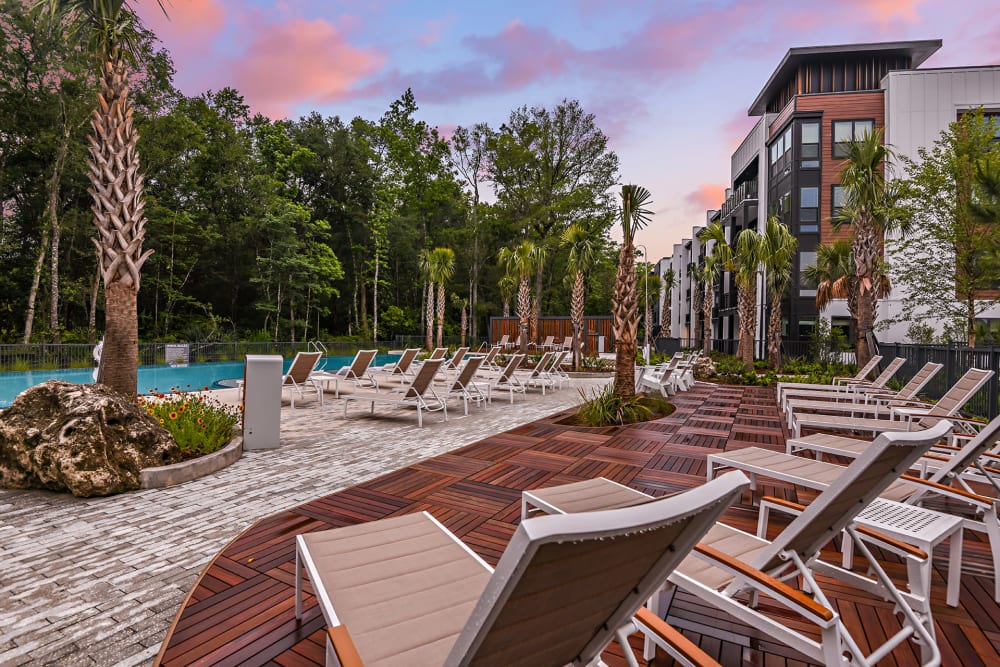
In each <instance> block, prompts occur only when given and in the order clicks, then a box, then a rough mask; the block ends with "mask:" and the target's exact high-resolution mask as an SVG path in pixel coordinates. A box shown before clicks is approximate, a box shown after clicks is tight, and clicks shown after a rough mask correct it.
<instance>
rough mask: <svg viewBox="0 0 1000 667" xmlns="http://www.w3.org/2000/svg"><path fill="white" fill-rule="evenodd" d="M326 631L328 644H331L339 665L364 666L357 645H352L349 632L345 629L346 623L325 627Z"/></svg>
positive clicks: (345, 666)
mask: <svg viewBox="0 0 1000 667" xmlns="http://www.w3.org/2000/svg"><path fill="white" fill-rule="evenodd" d="M326 633H327V637H328V638H329V639H330V645H331V646H333V652H334V653H335V654H337V660H339V661H340V665H341V667H364V665H365V663H364V662H363V661H362V660H361V655H360V654H359V653H358V647H356V646H355V645H354V640H353V639H351V634H350V633H349V632H348V631H347V626H346V625H337V626H334V627H332V628H327V630H326Z"/></svg>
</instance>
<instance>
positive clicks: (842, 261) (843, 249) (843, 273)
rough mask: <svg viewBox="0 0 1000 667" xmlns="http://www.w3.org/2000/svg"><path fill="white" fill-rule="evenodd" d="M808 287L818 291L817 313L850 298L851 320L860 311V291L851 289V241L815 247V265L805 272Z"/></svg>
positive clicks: (803, 275) (852, 275) (852, 277)
mask: <svg viewBox="0 0 1000 667" xmlns="http://www.w3.org/2000/svg"><path fill="white" fill-rule="evenodd" d="M802 277H803V280H804V281H805V282H806V284H808V285H811V286H813V287H815V288H816V310H818V311H820V312H822V311H824V310H826V307H827V306H828V305H830V302H831V301H832V300H833V299H847V309H848V311H849V312H850V313H851V318H852V319H854V318H855V313H856V312H857V290H852V289H851V286H850V283H851V281H852V280H854V271H853V258H852V257H851V242H850V241H845V240H843V239H840V240H839V241H834V242H833V243H829V244H826V243H824V244H823V245H820V246H819V247H817V248H816V263H815V264H811V265H809V266H807V267H805V268H803V269H802Z"/></svg>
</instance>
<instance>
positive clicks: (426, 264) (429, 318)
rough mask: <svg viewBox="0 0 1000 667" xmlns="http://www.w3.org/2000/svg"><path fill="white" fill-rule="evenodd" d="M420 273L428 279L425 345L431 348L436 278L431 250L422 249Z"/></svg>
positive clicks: (432, 345)
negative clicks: (432, 275) (433, 273)
mask: <svg viewBox="0 0 1000 667" xmlns="http://www.w3.org/2000/svg"><path fill="white" fill-rule="evenodd" d="M420 273H421V275H422V276H423V278H424V280H426V281H427V303H426V304H425V306H424V321H425V323H426V328H425V329H424V331H425V334H426V335H425V336H424V347H425V348H427V349H428V350H431V349H432V348H433V347H434V279H433V278H432V277H431V274H432V271H431V250H430V248H424V249H423V250H421V251H420Z"/></svg>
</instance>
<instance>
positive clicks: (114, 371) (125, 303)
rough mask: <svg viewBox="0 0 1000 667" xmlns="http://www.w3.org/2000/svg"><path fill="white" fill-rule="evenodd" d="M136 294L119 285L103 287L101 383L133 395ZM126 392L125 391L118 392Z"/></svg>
mask: <svg viewBox="0 0 1000 667" xmlns="http://www.w3.org/2000/svg"><path fill="white" fill-rule="evenodd" d="M137 297H138V295H137V294H136V293H135V291H133V290H132V289H131V288H129V287H127V286H125V285H123V284H122V283H119V282H114V283H111V284H110V285H106V286H105V288H104V301H105V303H104V312H105V318H104V327H105V330H104V352H103V354H102V358H103V359H104V384H106V385H107V386H109V387H112V388H114V389H118V391H122V390H121V389H120V387H132V391H131V392H129V393H128V395H131V396H134V395H135V387H136V368H137V366H138V364H139V314H138V311H137V308H136V302H137V300H138V298H137ZM122 393H126V392H122Z"/></svg>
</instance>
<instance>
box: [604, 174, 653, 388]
mask: <svg viewBox="0 0 1000 667" xmlns="http://www.w3.org/2000/svg"><path fill="white" fill-rule="evenodd" d="M651 203H652V202H651V201H650V194H649V190H647V189H646V188H644V187H642V186H641V185H623V186H622V191H621V208H620V209H619V214H620V220H621V225H622V247H621V250H620V251H619V253H618V274H617V276H616V278H615V295H614V301H613V306H612V308H613V312H614V329H615V383H614V392H615V394H617V395H618V396H619V397H621V398H623V399H624V398H631V397H632V396H635V353H636V332H637V330H638V326H639V318H638V302H637V297H636V276H635V245H634V243H635V235H636V234H637V233H638V232H639V230H641V229H642V228H643V227H645V226H646V225H647V224H649V220H650V218H651V217H652V215H653V214H652V211H650V210H649V209H648V208H647V207H648V206H649V205H650V204H651Z"/></svg>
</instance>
